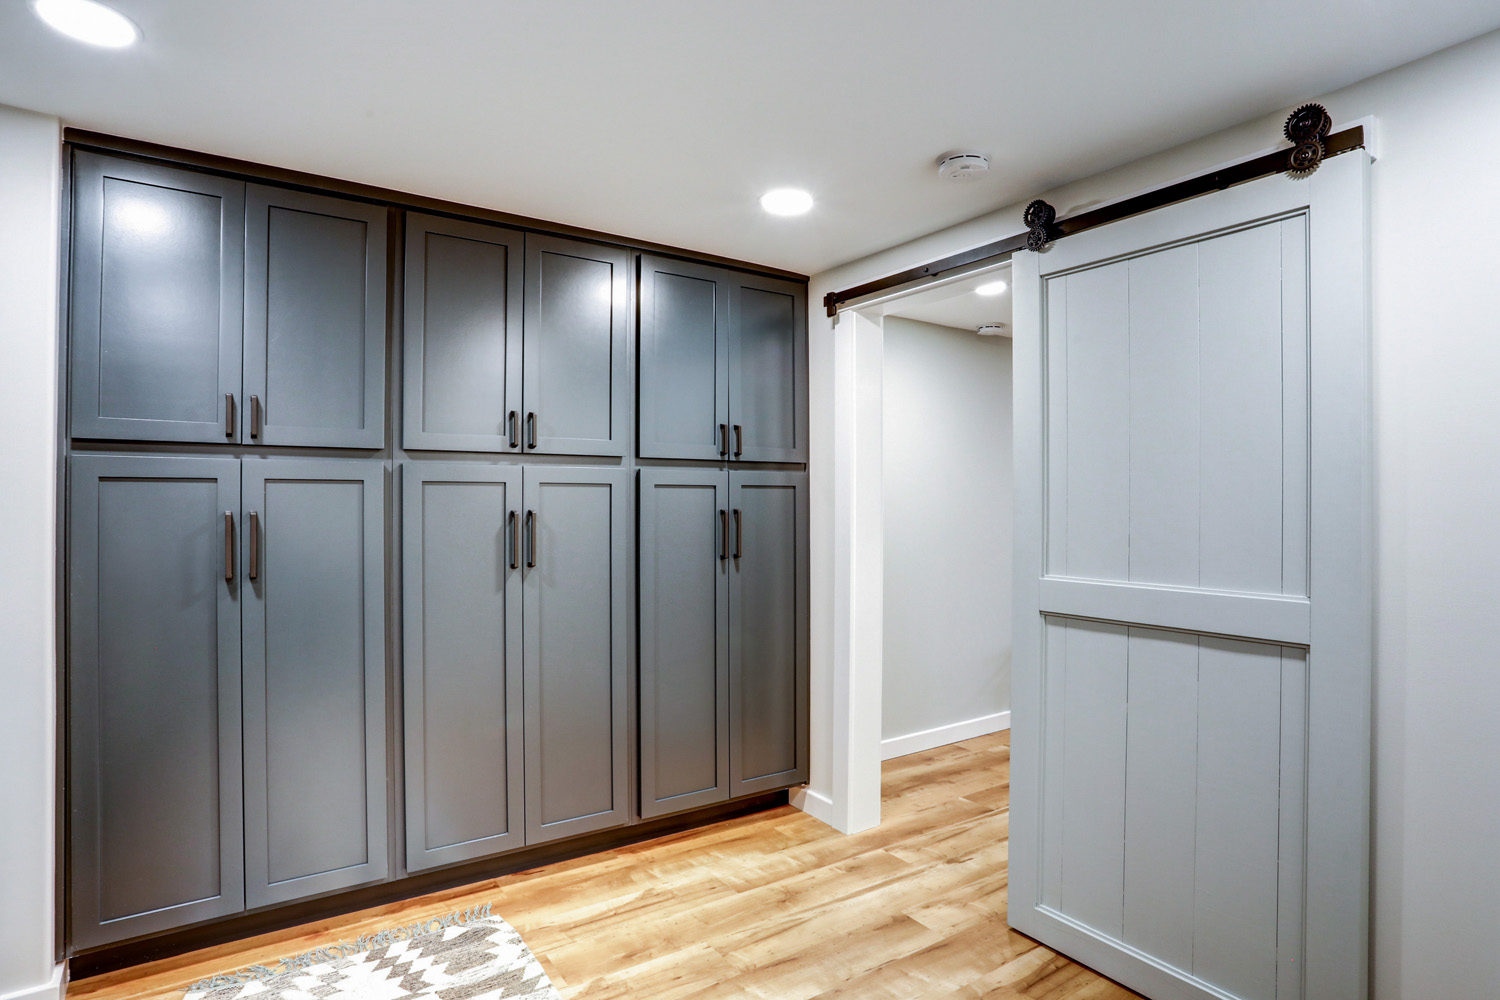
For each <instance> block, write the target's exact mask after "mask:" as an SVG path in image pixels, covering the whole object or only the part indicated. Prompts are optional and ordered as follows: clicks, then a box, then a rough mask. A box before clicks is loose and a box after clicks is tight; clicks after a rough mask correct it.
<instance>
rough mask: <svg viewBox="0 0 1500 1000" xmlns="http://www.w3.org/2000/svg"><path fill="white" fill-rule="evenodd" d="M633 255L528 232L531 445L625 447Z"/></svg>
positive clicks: (594, 451) (586, 451)
mask: <svg viewBox="0 0 1500 1000" xmlns="http://www.w3.org/2000/svg"><path fill="white" fill-rule="evenodd" d="M627 259H628V255H627V254H626V252H625V251H624V250H621V249H618V248H616V247H606V246H601V245H599V244H596V243H581V242H579V241H577V240H564V239H559V238H557V237H552V236H538V235H536V234H535V233H532V234H528V235H527V237H526V319H525V324H524V329H525V348H524V351H525V378H524V381H525V392H524V398H525V404H526V405H525V411H526V412H525V417H524V421H523V422H524V424H525V427H524V428H523V437H524V440H525V442H526V450H528V451H536V452H543V453H552V454H557V455H624V454H625V439H626V435H627V427H628V422H629V420H630V381H629V371H628V368H627V361H628V358H627V355H628V351H627V343H628V331H629V327H630V324H629V322H628V319H627V306H626V288H625V281H626V270H627Z"/></svg>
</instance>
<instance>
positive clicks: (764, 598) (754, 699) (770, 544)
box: [729, 471, 808, 795]
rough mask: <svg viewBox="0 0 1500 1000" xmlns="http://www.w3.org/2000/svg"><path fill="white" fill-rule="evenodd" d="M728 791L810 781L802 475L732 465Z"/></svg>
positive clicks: (804, 490)
mask: <svg viewBox="0 0 1500 1000" xmlns="http://www.w3.org/2000/svg"><path fill="white" fill-rule="evenodd" d="M729 502H730V505H731V508H732V517H731V520H732V521H733V524H732V525H731V529H730V530H731V534H732V536H733V537H732V540H731V544H732V545H733V549H732V551H731V553H730V573H729V595H730V596H729V691H730V694H729V733H730V751H729V759H730V768H729V774H730V777H729V781H730V785H729V787H730V794H731V795H745V794H748V793H751V792H763V791H767V790H769V789H774V788H785V787H787V786H788V785H796V784H800V783H802V782H804V781H806V780H807V721H808V714H807V713H808V706H807V678H808V625H807V619H808V575H807V562H808V547H807V474H806V473H804V472H739V471H736V472H731V473H730V474H729Z"/></svg>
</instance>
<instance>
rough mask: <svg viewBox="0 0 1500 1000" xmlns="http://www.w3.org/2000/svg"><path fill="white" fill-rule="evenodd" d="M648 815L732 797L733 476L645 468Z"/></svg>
mask: <svg viewBox="0 0 1500 1000" xmlns="http://www.w3.org/2000/svg"><path fill="white" fill-rule="evenodd" d="M640 487H641V494H640V525H641V527H640V644H641V645H640V648H641V658H640V699H641V700H640V706H641V714H640V734H641V740H640V746H641V757H640V760H641V767H640V773H641V815H642V816H644V817H652V816H662V815H665V814H667V813H672V812H678V811H680V810H683V809H693V808H696V807H698V806H705V805H709V804H712V803H714V802H722V801H723V800H724V799H726V798H728V797H729V700H730V699H729V557H730V552H731V547H732V545H733V542H732V540H731V537H730V529H731V525H730V509H729V476H728V475H727V474H726V473H725V472H724V471H723V470H722V469H716V468H702V469H642V470H641V472H640Z"/></svg>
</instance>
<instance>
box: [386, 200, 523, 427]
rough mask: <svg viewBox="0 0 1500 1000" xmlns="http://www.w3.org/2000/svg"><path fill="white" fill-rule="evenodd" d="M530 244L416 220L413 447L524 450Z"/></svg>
mask: <svg viewBox="0 0 1500 1000" xmlns="http://www.w3.org/2000/svg"><path fill="white" fill-rule="evenodd" d="M522 240H523V237H522V235H521V234H520V233H518V232H516V231H515V230H513V229H501V228H500V227H498V226H484V225H479V224H476V223H471V222H456V221H454V220H452V219H441V218H437V217H434V216H428V215H416V214H408V215H407V217H406V328H405V348H404V352H403V353H404V355H405V359H406V360H405V369H406V378H405V382H404V392H405V407H406V411H405V412H406V422H405V430H404V432H403V437H404V439H405V444H406V447H407V448H411V449H423V448H432V449H442V450H449V451H495V452H504V451H516V450H519V448H520V446H521V438H520V434H521V427H520V419H521V414H520V412H519V411H520V409H521V301H522V291H523V290H522V279H521V273H522V269H523V266H524V263H525V253H524V249H523V247H522Z"/></svg>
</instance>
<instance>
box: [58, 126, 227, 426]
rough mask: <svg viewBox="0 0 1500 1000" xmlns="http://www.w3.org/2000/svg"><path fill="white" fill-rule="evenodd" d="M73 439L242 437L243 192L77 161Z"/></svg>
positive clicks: (173, 174) (172, 173)
mask: <svg viewBox="0 0 1500 1000" xmlns="http://www.w3.org/2000/svg"><path fill="white" fill-rule="evenodd" d="M73 166H74V170H73V249H72V252H73V258H72V280H71V293H70V297H69V308H68V321H69V324H70V326H71V336H70V338H69V339H70V342H71V350H72V359H71V362H70V365H69V371H70V376H71V379H72V383H71V392H70V395H71V397H72V398H71V403H70V407H71V411H72V435H73V437H76V438H131V439H135V440H142V441H202V442H222V441H234V440H237V436H238V433H239V429H238V424H237V421H236V415H235V410H236V406H235V403H236V402H237V401H238V394H239V391H240V333H241V324H242V322H243V320H242V310H241V305H240V296H241V277H242V274H243V262H244V234H245V229H244V226H245V185H243V184H241V183H240V182H238V181H230V180H225V179H224V178H221V177H213V176H211V175H208V174H197V173H193V172H191V171H187V170H173V169H171V168H168V167H159V166H154V165H150V164H145V163H135V162H132V161H130V160H116V159H113V158H110V157H104V156H97V155H95V154H93V153H85V152H78V153H75V154H74V159H73Z"/></svg>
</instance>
